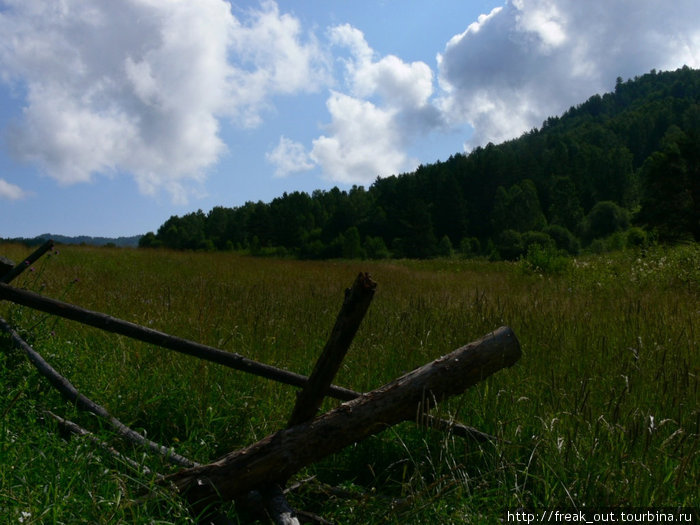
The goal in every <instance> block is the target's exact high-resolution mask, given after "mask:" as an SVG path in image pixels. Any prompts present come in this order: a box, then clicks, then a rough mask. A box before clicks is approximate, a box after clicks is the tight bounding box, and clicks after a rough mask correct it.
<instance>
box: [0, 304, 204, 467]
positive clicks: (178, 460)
mask: <svg viewBox="0 0 700 525" xmlns="http://www.w3.org/2000/svg"><path fill="white" fill-rule="evenodd" d="M0 329H1V330H4V331H5V332H7V333H8V334H9V335H10V337H11V339H12V341H13V343H14V344H15V346H16V347H18V348H19V349H21V350H23V351H24V353H25V354H26V355H27V357H28V358H29V361H31V363H32V364H33V365H34V367H35V368H36V369H37V371H38V372H39V373H40V374H41V375H42V376H44V377H45V378H46V379H48V380H49V382H50V383H51V385H52V386H53V387H54V388H55V389H56V390H58V391H59V392H60V393H61V395H62V396H63V397H64V398H65V399H67V400H68V401H70V402H71V403H75V404H76V406H77V407H78V408H79V409H81V410H85V411H87V412H90V413H92V414H95V415H96V416H99V417H101V418H103V419H104V420H105V421H106V422H107V423H109V424H110V425H111V426H112V428H114V430H116V431H117V433H119V435H121V436H122V437H124V438H126V439H128V440H129V441H132V442H133V443H136V444H137V445H140V446H143V447H146V448H148V449H149V450H151V451H153V452H156V453H158V454H161V455H162V456H164V457H165V458H166V459H167V460H168V461H170V462H172V463H174V464H176V465H180V466H185V467H191V466H195V465H198V463H196V462H194V461H192V460H190V459H188V458H186V457H184V456H181V455H180V454H177V453H175V452H174V451H173V450H172V449H169V448H167V447H164V446H163V445H160V444H158V443H156V442H154V441H151V440H150V439H147V438H145V437H143V436H142V435H141V434H139V433H138V432H136V431H135V430H133V429H131V428H129V427H128V426H126V425H125V424H124V423H122V422H121V421H119V420H118V419H117V418H115V417H114V416H112V415H111V414H110V413H109V412H108V411H107V409H106V408H104V407H103V406H102V405H99V404H97V403H95V402H94V401H93V400H92V399H90V398H88V397H86V396H85V395H83V394H81V393H80V392H79V391H78V389H76V388H75V386H73V384H72V383H71V382H70V381H68V380H67V379H66V378H65V377H63V376H62V375H61V374H59V373H58V372H57V371H56V370H55V369H54V368H53V367H52V366H51V365H50V364H49V363H47V362H46V360H45V359H44V358H43V357H42V356H41V354H40V353H39V352H37V351H36V350H34V348H32V347H31V345H30V344H29V343H27V342H26V341H25V340H24V339H22V337H21V336H20V335H19V334H18V333H17V332H16V331H15V330H14V329H13V328H12V327H11V326H10V325H9V324H8V323H7V321H5V319H3V318H2V317H0Z"/></svg>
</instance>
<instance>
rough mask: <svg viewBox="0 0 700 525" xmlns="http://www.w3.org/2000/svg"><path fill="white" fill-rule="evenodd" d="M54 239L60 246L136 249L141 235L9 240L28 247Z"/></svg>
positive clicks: (40, 236) (42, 235) (43, 236)
mask: <svg viewBox="0 0 700 525" xmlns="http://www.w3.org/2000/svg"><path fill="white" fill-rule="evenodd" d="M48 239H53V240H54V242H56V243H58V244H87V245H89V246H105V245H108V244H109V245H114V246H119V247H132V248H135V247H137V246H138V245H139V240H140V239H141V235H133V236H131V237H116V238H114V237H90V236H88V235H78V236H75V237H71V236H67V235H56V234H52V233H42V234H41V235H37V236H36V237H31V238H25V237H16V238H14V239H7V240H9V241H15V242H22V243H24V244H28V245H35V244H41V243H42V242H44V241H46V240H48Z"/></svg>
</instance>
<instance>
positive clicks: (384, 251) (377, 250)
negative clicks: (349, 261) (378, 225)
mask: <svg viewBox="0 0 700 525" xmlns="http://www.w3.org/2000/svg"><path fill="white" fill-rule="evenodd" d="M364 248H365V253H366V254H367V258H368V259H388V258H389V257H390V256H391V254H390V253H389V249H388V248H387V247H386V243H385V242H384V239H382V238H381V237H371V236H368V237H367V238H365V243H364Z"/></svg>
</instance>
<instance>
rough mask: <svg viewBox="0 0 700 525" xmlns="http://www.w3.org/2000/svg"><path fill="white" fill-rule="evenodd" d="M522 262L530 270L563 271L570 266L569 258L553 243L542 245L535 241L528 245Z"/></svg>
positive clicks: (544, 271) (537, 271)
mask: <svg viewBox="0 0 700 525" xmlns="http://www.w3.org/2000/svg"><path fill="white" fill-rule="evenodd" d="M521 264H522V267H523V268H524V269H525V270H526V271H528V272H535V273H562V272H563V271H564V270H566V269H567V268H568V266H569V259H568V258H567V257H566V256H564V255H562V252H560V251H558V250H557V249H556V248H554V246H552V245H549V246H541V245H540V244H538V243H534V244H531V245H530V246H528V248H527V254H526V255H525V257H524V258H523V259H522V260H521Z"/></svg>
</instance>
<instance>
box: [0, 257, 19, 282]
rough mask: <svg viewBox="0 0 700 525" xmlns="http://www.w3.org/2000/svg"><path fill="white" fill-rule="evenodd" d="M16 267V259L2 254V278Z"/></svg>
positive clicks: (0, 269)
mask: <svg viewBox="0 0 700 525" xmlns="http://www.w3.org/2000/svg"><path fill="white" fill-rule="evenodd" d="M14 267H15V261H13V260H11V259H8V258H7V257H3V256H2V255H0V278H2V277H4V276H5V275H6V274H7V273H8V272H9V271H10V270H12V268H14Z"/></svg>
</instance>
